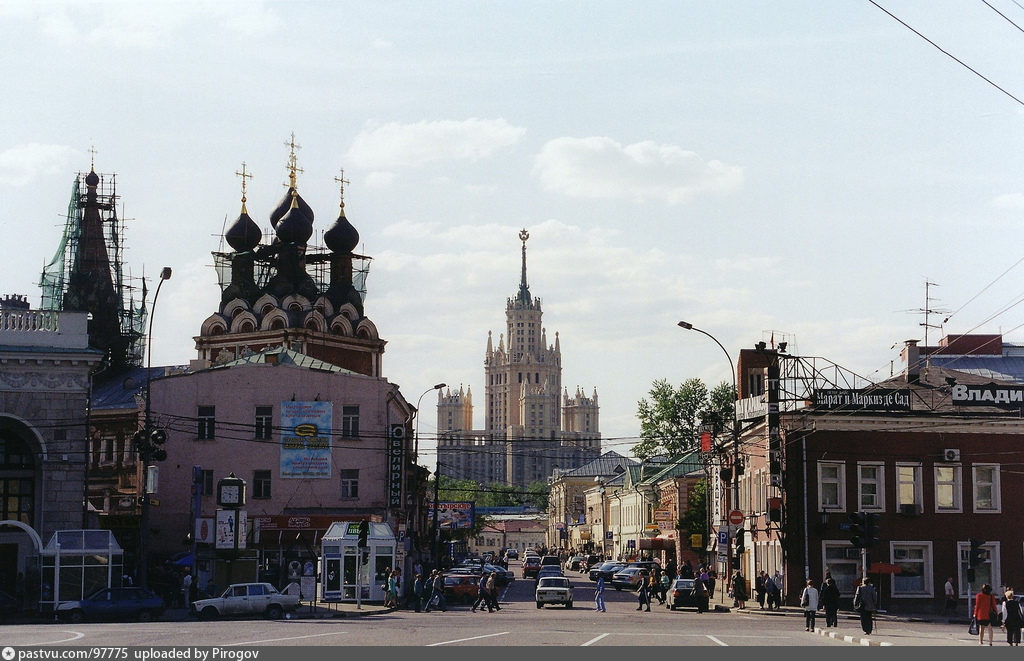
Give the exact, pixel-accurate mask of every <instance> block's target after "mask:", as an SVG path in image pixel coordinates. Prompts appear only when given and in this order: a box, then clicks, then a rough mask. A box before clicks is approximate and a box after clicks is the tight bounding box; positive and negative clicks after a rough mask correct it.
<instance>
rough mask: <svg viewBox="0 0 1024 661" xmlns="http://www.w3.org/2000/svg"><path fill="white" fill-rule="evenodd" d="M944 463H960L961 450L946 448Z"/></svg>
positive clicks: (943, 455)
mask: <svg viewBox="0 0 1024 661" xmlns="http://www.w3.org/2000/svg"><path fill="white" fill-rule="evenodd" d="M942 460H943V461H960V450H957V449H955V448H946V449H945V450H943V451H942Z"/></svg>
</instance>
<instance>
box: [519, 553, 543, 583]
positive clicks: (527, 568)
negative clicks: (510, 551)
mask: <svg viewBox="0 0 1024 661" xmlns="http://www.w3.org/2000/svg"><path fill="white" fill-rule="evenodd" d="M538 571H540V558H539V557H538V556H535V555H528V556H526V557H525V558H523V578H535V577H536V576H537V572H538Z"/></svg>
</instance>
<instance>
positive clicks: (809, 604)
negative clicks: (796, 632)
mask: <svg viewBox="0 0 1024 661" xmlns="http://www.w3.org/2000/svg"><path fill="white" fill-rule="evenodd" d="M800 607H801V608H803V609H804V620H805V621H806V623H807V627H806V628H805V629H804V631H814V616H815V615H816V614H817V612H818V588H816V587H814V581H812V580H809V579H808V581H807V587H805V588H804V591H803V592H801V593H800Z"/></svg>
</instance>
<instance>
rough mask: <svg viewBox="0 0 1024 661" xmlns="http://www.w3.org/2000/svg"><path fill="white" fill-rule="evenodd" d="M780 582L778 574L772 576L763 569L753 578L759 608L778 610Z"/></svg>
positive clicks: (780, 600) (780, 593) (780, 601)
mask: <svg viewBox="0 0 1024 661" xmlns="http://www.w3.org/2000/svg"><path fill="white" fill-rule="evenodd" d="M781 583H782V580H781V577H780V576H779V575H778V574H776V575H775V577H774V578H773V577H771V576H769V575H768V572H766V571H764V570H762V571H761V573H759V574H758V575H757V577H756V578H755V579H754V595H755V596H756V597H757V604H758V605H759V606H760V607H761V610H778V609H779V608H780V607H781V606H782V585H781Z"/></svg>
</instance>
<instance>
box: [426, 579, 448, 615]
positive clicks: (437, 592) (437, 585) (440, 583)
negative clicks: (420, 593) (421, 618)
mask: <svg viewBox="0 0 1024 661" xmlns="http://www.w3.org/2000/svg"><path fill="white" fill-rule="evenodd" d="M430 577H431V579H430V598H429V599H428V600H427V607H426V608H424V609H423V611H424V612H425V613H429V612H430V607H431V606H435V607H437V609H438V610H439V611H441V612H442V613H443V612H446V611H447V610H448V600H447V599H445V598H444V574H442V573H441V572H439V571H437V570H436V569H435V570H433V571H431V572H430Z"/></svg>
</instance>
